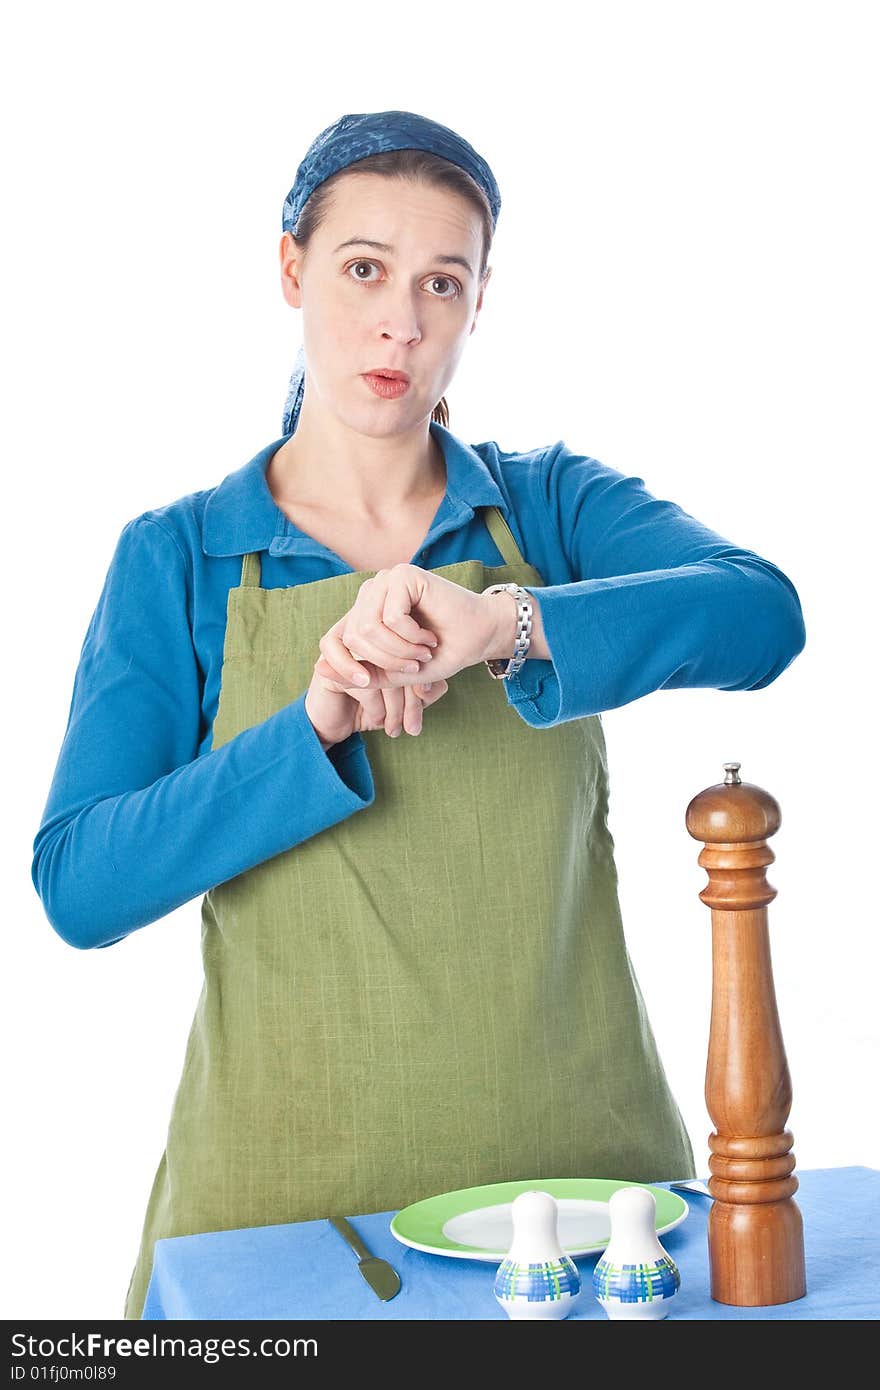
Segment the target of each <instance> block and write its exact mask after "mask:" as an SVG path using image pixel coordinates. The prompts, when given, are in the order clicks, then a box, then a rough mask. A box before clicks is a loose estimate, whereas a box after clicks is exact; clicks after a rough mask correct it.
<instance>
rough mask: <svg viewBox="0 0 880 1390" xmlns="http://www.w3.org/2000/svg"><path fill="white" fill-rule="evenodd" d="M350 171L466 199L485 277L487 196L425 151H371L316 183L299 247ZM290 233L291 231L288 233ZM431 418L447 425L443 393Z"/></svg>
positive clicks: (303, 217) (457, 170)
mask: <svg viewBox="0 0 880 1390" xmlns="http://www.w3.org/2000/svg"><path fill="white" fill-rule="evenodd" d="M352 173H357V174H381V175H383V177H385V178H397V179H412V180H415V181H419V180H420V181H421V182H423V183H427V184H431V185H432V186H433V187H435V188H448V189H450V191H451V192H453V193H458V194H460V196H461V197H463V198H466V199H467V200H468V202H469V203H471V205H472V206H473V207H475V208H476V210H477V212H478V213H479V214H480V218H481V221H482V224H483V252H482V255H481V257H480V270H479V279H480V280H482V279H483V278H484V276H485V274H486V264H487V261H488V259H489V250H490V247H491V245H492V235H493V232H494V226H493V222H492V210H491V208H490V207H489V204H488V202H487V200H486V195H485V194H484V192H483V190H482V188H480V186H479V184H477V183H475V182H474V180H473V179H472V178H471V176H470V174H468V173H466V172H465V170H464V169H461V168H459V166H458V165H457V164H453V163H451V162H450V160H448V159H443V158H442V157H441V156H440V155H436V154H431V153H430V151H428V150H385V151H383V152H382V153H381V154H371V155H368V156H367V157H366V158H365V159H358V160H355V162H354V163H353V164H347V165H346V167H345V168H344V169H340V170H339V171H338V172H337V173H335V174H331V176H330V178H328V179H325V180H324V182H323V183H320V184H318V187H317V188H316V189H315V191H314V193H312V195H311V196H310V197H309V199H308V200H307V202H306V203H305V205H304V207H303V209H302V212H301V213H300V215H299V219H298V221H297V229H296V230H297V235H296V236H295V237H294V238H293V239H294V241H295V242H296V244H297V246H299V247H300V248H301V249H302V250H305V249H306V247H307V246H308V243H309V240H310V238H311V236H312V234H313V233H314V232H315V231H316V229H317V228H318V227H319V226H320V224H321V221H322V219H323V217H324V214H325V212H326V204H327V201H328V199H329V197H330V194H331V192H332V190H333V188H334V187H335V185H336V184H337V183H339V181H340V179H344V178H345V176H346V174H352ZM291 235H293V234H292V233H291ZM431 419H432V420H436V421H437V423H438V424H441V425H448V424H449V407H448V405H447V404H446V397H445V396H441V397H440V400H439V401H438V402H437V404H436V405H435V406H434V409H433V410H432V411H431Z"/></svg>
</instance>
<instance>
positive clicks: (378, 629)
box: [338, 610, 434, 671]
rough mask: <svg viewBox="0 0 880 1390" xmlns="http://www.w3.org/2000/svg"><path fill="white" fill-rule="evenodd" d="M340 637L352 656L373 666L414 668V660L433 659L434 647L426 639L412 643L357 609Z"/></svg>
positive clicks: (395, 668) (390, 668)
mask: <svg viewBox="0 0 880 1390" xmlns="http://www.w3.org/2000/svg"><path fill="white" fill-rule="evenodd" d="M414 626H415V630H416V631H417V632H421V630H422V629H421V628H419V626H418V624H415V625H414ZM338 636H339V640H340V641H341V642H342V644H343V646H344V647H346V648H347V649H348V651H349V652H350V653H351V655H352V656H354V657H357V658H359V659H360V660H362V661H363V660H366V661H372V662H373V664H374V665H376V666H384V667H385V668H386V669H387V670H398V671H400V670H404V669H411V668H412V663H414V662H419V661H430V659H431V656H432V655H433V650H434V648H433V646H431V645H429V644H428V643H426V642H421V641H418V642H409V641H407V640H406V639H405V638H403V637H400V636H398V634H397V633H396V632H392V630H391V628H389V627H386V626H385V624H384V623H383V622H382V620H381V618H379V617H378V616H377V615H376V614H363V613H358V612H357V611H356V610H353V611H352V612H351V613H350V614H349V618H348V622H347V624H346V626H345V628H344V630H343V631H342V632H341V633H339V634H338ZM408 664H409V665H408ZM416 669H417V668H416Z"/></svg>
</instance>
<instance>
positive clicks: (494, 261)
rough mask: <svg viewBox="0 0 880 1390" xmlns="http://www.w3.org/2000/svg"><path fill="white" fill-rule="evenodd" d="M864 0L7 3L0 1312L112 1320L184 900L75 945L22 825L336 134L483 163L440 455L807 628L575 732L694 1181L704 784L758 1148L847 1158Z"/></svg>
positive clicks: (178, 991)
mask: <svg viewBox="0 0 880 1390" xmlns="http://www.w3.org/2000/svg"><path fill="white" fill-rule="evenodd" d="M875 14H876V11H875V9H874V7H873V6H871V5H860V4H853V3H840V2H839V0H837V2H836V3H834V4H833V5H832V4H830V3H829V4H822V5H816V4H808V3H803V0H801V3H797V4H794V3H792V4H786V3H772V0H771V3H768V0H762V3H760V4H755V3H743V0H738V3H736V4H705V3H664V4H661V5H657V4H653V3H647V4H632V3H616V4H614V5H610V4H609V5H595V6H594V5H590V4H587V5H581V6H579V7H576V8H574V9H572V8H571V7H570V6H563V5H562V4H559V3H547V0H545V2H544V3H543V4H541V5H540V6H539V7H537V8H534V7H528V9H526V8H523V9H519V8H517V7H507V6H505V7H502V6H500V5H485V6H476V5H473V4H467V5H462V4H459V3H450V0H447V3H444V4H443V5H441V6H430V7H428V6H425V7H423V8H422V9H419V10H413V9H411V8H407V7H404V6H401V5H395V6H390V7H389V6H385V5H382V6H369V5H363V4H358V5H353V4H341V5H340V4H339V3H337V4H335V5H333V6H328V7H323V6H317V7H316V6H305V5H300V4H296V5H294V4H288V5H285V4H280V3H278V4H273V3H263V4H260V3H251V4H250V5H248V6H247V7H246V8H245V7H237V8H236V9H235V10H233V9H232V7H228V8H227V7H224V6H222V5H218V4H216V3H214V4H207V3H206V4H201V3H199V4H194V3H190V4H186V3H180V0H178V3H175V4H174V5H173V6H172V5H170V4H156V3H154V4H152V5H151V6H150V8H149V9H147V8H141V7H138V6H134V5H125V4H123V5H120V4H113V5H111V4H109V3H108V4H95V3H79V4H77V5H75V6H66V5H65V6H63V5H61V4H35V5H31V6H28V7H19V8H18V10H17V12H16V14H15V17H14V18H12V19H8V20H7V26H6V35H5V41H4V49H5V55H4V58H3V74H2V82H0V92H2V98H0V99H2V102H3V107H4V110H3V116H4V130H5V131H6V133H7V140H6V146H7V152H6V156H5V161H4V162H5V172H4V176H3V198H4V203H5V211H4V216H3V223H2V234H3V238H4V242H5V250H4V256H3V265H4V271H5V284H4V313H3V317H4V320H5V322H4V328H3V339H4V342H3V353H4V363H3V376H4V384H5V385H6V387H7V391H8V395H7V402H6V406H5V409H4V412H3V432H4V435H5V439H4V447H3V453H4V459H5V463H6V468H5V470H4V482H3V487H4V494H5V501H6V506H5V507H4V515H5V524H4V526H3V536H4V544H5V556H4V570H5V580H4V584H3V604H4V617H3V626H4V641H5V648H6V650H5V653H4V668H5V673H6V674H5V679H4V681H3V687H2V688H3V700H4V705H5V712H4V725H3V727H4V730H5V734H6V739H5V758H6V774H5V778H4V782H5V797H4V802H5V805H6V808H7V816H6V820H5V834H4V836H3V856H4V860H6V862H7V865H8V867H7V869H6V872H5V873H4V886H5V893H6V907H5V912H4V915H5V918H6V932H5V962H4V970H3V972H2V975H3V990H4V1000H3V1009H2V1019H3V1028H4V1033H5V1037H4V1041H3V1056H4V1059H5V1062H6V1066H5V1068H4V1072H5V1076H4V1083H5V1113H6V1115H7V1117H8V1119H9V1129H8V1138H7V1142H6V1143H4V1145H3V1160H2V1161H3V1165H4V1172H3V1187H4V1192H5V1194H6V1197H7V1202H6V1211H5V1217H4V1239H3V1247H4V1258H3V1260H2V1270H3V1278H4V1281H5V1284H6V1287H5V1288H4V1291H3V1315H4V1316H5V1317H14V1316H19V1317H30V1318H85V1317H108V1318H113V1317H120V1316H121V1314H122V1307H123V1301H124V1297H125V1293H126V1289H127V1286H128V1280H129V1276H130V1273H131V1268H132V1265H133V1263H134V1259H135V1256H136V1253H137V1247H138V1243H139V1239H140V1231H141V1224H142V1221H143V1216H144V1211H145V1207H146V1201H147V1197H148V1194H149V1190H150V1185H151V1183H152V1179H153V1175H154V1172H155V1168H156V1164H157V1163H158V1160H159V1158H160V1155H161V1152H162V1148H163V1144H164V1137H165V1127H166V1125H167V1120H168V1115H169V1111H170V1106H171V1102H172V1098H173V1094H174V1090H175V1087H176V1084H177V1080H178V1076H179V1071H180V1067H181V1064H182V1058H183V1050H184V1046H185V1040H186V1035H187V1032H188V1029H189V1025H190V1021H191V1017H192V1013H193V1009H194V1007H195V1002H196V998H197V995H198V989H199V983H200V979H201V962H200V958H199V902H198V901H197V900H193V901H192V902H190V903H187V904H186V905H185V906H184V907H182V908H181V909H180V910H178V911H177V912H175V913H173V914H172V915H171V916H169V917H167V918H164V919H163V920H162V921H160V922H157V923H154V924H153V925H152V926H149V927H147V928H144V929H142V930H140V931H138V932H136V933H135V934H134V935H133V936H131V937H129V938H128V939H127V940H126V941H124V942H122V943H121V944H119V945H117V946H115V947H113V948H111V949H109V950H106V951H83V952H80V951H76V950H74V949H72V948H71V947H69V946H67V945H65V944H64V943H63V942H62V941H61V939H60V938H59V937H58V936H57V935H56V934H55V933H54V932H53V930H52V928H51V926H50V925H49V924H48V922H47V920H46V918H45V916H44V914H43V911H42V906H41V903H40V900H39V899H38V897H37V895H36V893H35V891H34V888H33V884H32V882H31V879H30V867H31V852H32V842H33V838H34V835H35V834H36V831H37V828H38V825H39V821H40V817H41V814H42V810H43V806H44V804H45V799H46V796H47V794H48V788H49V783H50V781H51V777H52V773H53V770H54V766H55V760H56V757H57V754H58V750H59V747H60V743H61V739H62V737H63V734H64V729H65V725H66V719H67V713H68V706H69V700H70V695H71V690H72V683H73V677H74V672H75V670H76V665H77V661H78V658H79V651H80V647H81V644H82V640H83V637H84V635H85V630H86V626H87V624H88V621H89V618H90V616H91V613H92V610H93V608H94V605H95V603H96V602H97V598H98V595H99V593H100V589H101V586H102V583H103V580H104V576H105V573H106V570H107V566H108V564H109V562H110V558H111V555H112V553H113V550H114V547H115V543H116V540H117V538H118V535H119V532H120V530H121V528H122V526H123V525H124V523H125V522H126V521H127V520H128V519H129V518H131V517H133V516H136V515H137V514H138V513H140V512H141V511H143V510H145V509H146V508H149V507H154V506H159V505H162V504H164V503H166V502H169V501H172V500H173V499H175V498H177V497H180V496H182V495H184V494H185V493H188V492H191V491H193V490H195V489H198V488H205V487H211V486H214V485H215V484H216V483H218V482H220V481H221V479H222V478H223V477H224V476H225V475H226V474H227V473H229V472H231V471H232V470H233V469H235V468H238V467H239V466H240V465H241V464H242V463H244V462H245V461H246V460H247V459H249V458H250V457H251V456H252V455H253V454H254V453H255V452H256V451H257V449H258V448H260V447H262V445H264V444H265V443H267V442H268V441H270V440H271V439H274V438H277V437H278V435H279V434H280V432H281V428H280V421H281V408H282V404H283V400H284V395H285V391H286V386H287V380H288V374H289V371H290V367H291V365H292V362H293V358H294V356H295V352H296V347H297V345H298V343H299V341H300V338H299V333H300V326H299V316H298V314H297V313H296V312H295V311H292V310H291V309H289V308H288V307H287V306H286V305H285V303H284V301H283V299H282V296H281V290H280V286H279V274H278V243H279V240H280V235H281V227H280V217H281V204H282V202H283V199H284V196H285V194H286V193H287V191H288V189H289V187H290V186H291V184H292V183H293V180H294V175H295V172H296V166H297V164H298V163H299V160H300V159H301V158H302V156H303V154H304V153H305V150H306V148H307V147H308V145H309V143H310V142H311V140H312V139H313V138H314V136H315V135H316V134H317V133H318V131H319V130H321V129H323V128H324V127H325V126H326V125H328V124H330V123H331V122H332V121H334V120H336V119H337V117H338V116H340V115H342V114H343V113H344V112H357V111H371V110H385V109H391V108H405V109H410V110H416V111H419V112H421V113H423V114H425V115H428V116H431V117H433V118H434V119H435V120H439V121H442V122H443V123H445V124H447V125H450V126H452V127H453V128H454V129H456V130H458V131H459V132H460V133H461V134H463V135H464V136H465V137H466V138H467V139H469V140H470V141H471V143H472V144H473V145H474V146H475V147H476V149H477V150H478V151H479V152H480V153H481V154H483V155H484V156H485V157H486V158H487V159H488V161H489V163H490V164H491V166H492V168H493V170H494V172H495V174H496V177H497V179H498V182H499V185H500V188H501V193H502V200H503V206H502V211H501V217H500V221H499V225H498V231H497V235H496V240H495V244H494V248H493V251H492V254H491V256H490V264H491V265H492V266H493V267H494V273H493V277H492V281H491V284H490V286H489V289H488V290H487V294H486V300H485V304H484V308H483V312H482V316H481V318H480V322H479V325H478V329H477V331H476V333H475V334H474V336H473V338H471V339H470V341H469V345H468V347H467V349H466V352H465V356H464V358H463V359H462V362H461V363H460V365H459V370H458V374H457V376H456V379H455V381H454V382H453V384H452V387H451V388H450V390H449V392H448V393H447V397H448V400H449V404H450V410H451V419H450V427H451V428H452V429H453V431H454V432H455V433H457V434H459V435H460V436H462V437H463V438H465V439H467V440H469V441H471V442H477V441H479V440H483V439H496V440H497V441H498V442H499V444H500V445H501V447H502V448H508V449H526V448H535V447H538V446H540V445H544V444H547V443H550V442H553V441H555V440H556V439H559V438H563V439H565V440H566V442H567V443H568V444H569V445H570V446H571V447H572V448H576V449H577V450H579V451H581V452H584V453H589V454H592V455H593V456H595V457H596V458H598V459H600V460H602V461H603V462H605V463H607V464H609V465H611V466H612V467H614V468H617V469H619V470H621V471H623V472H626V473H631V474H637V475H638V476H640V477H642V478H643V479H644V480H645V483H646V485H647V487H648V488H649V490H650V491H652V492H653V493H654V494H655V495H657V496H661V497H667V498H671V499H672V500H674V501H676V502H677V503H678V504H679V505H681V506H682V507H684V508H685V509H686V510H687V511H689V512H690V513H691V514H692V515H694V516H696V517H697V518H699V519H700V520H701V521H703V522H705V523H706V524H707V525H709V526H711V527H713V528H714V529H716V530H718V531H719V532H720V533H721V534H722V535H724V536H726V537H728V538H729V539H730V540H732V541H733V542H734V543H736V544H740V545H743V546H746V547H749V548H751V549H754V550H756V551H757V552H758V553H759V554H761V555H764V556H765V557H766V558H768V559H771V560H773V561H774V562H775V563H776V564H778V565H779V566H780V567H781V568H782V569H783V570H784V571H785V572H786V573H787V574H788V575H789V576H790V577H791V578H792V580H793V581H794V583H795V585H796V587H797V589H798V592H799V594H800V597H801V601H802V604H803V609H804V615H805V621H806V627H807V645H806V648H805V650H804V652H803V653H802V654H801V655H800V656H799V657H798V658H797V660H796V661H795V662H794V663H793V665H792V666H791V667H789V669H788V670H787V671H785V672H784V673H783V675H782V676H781V677H779V678H778V680H777V681H776V682H775V683H774V684H773V685H772V686H770V687H769V688H767V689H765V690H760V691H752V692H723V691H715V690H703V689H700V690H684V691H664V692H657V693H655V694H652V695H649V696H647V697H645V698H643V699H641V700H638V701H636V702H634V703H633V704H631V705H629V706H627V707H625V708H623V709H620V710H616V711H611V712H608V713H606V714H605V716H604V725H605V733H606V739H607V742H608V750H609V762H610V771H611V811H610V816H611V829H612V833H613V834H614V836H615V841H616V848H617V862H618V869H619V874H620V884H621V904H622V909H623V916H624V923H625V926H626V930H627V937H628V941H629V946H630V952H631V955H632V958H633V961H634V964H635V968H636V972H637V975H638V977H639V980H640V983H641V986H642V989H643V992H644V995H645V998H646V1002H647V1006H648V1011H649V1014H650V1017H651V1020H652V1023H653V1026H654V1029H655V1032H656V1035H657V1039H658V1044H659V1046H660V1050H661V1055H662V1056H663V1058H664V1061H665V1064H666V1067H667V1071H668V1074H669V1077H670V1081H671V1083H672V1086H673V1090H674V1092H675V1094H676V1096H677V1098H678V1100H679V1103H680V1105H681V1107H682V1110H683V1112H684V1115H685V1118H686V1121H687V1123H688V1127H689V1129H690V1133H691V1137H692V1140H693V1143H694V1148H695V1152H696V1154H697V1164H698V1169H699V1171H700V1172H701V1173H706V1172H707V1171H708V1170H707V1159H708V1147H707V1138H708V1134H709V1132H710V1131H711V1129H712V1125H711V1122H710V1120H709V1118H708V1116H707V1113H706V1110H705V1103H704V1099H703V1083H704V1074H705V1065H706V1047H707V1039H708V1025H709V1005H710V990H711V956H710V914H709V911H708V909H707V908H706V907H704V906H703V904H702V903H701V902H700V900H699V897H698V894H699V892H700V891H701V889H702V888H703V887H704V886H705V883H706V875H705V873H704V871H703V870H701V869H700V868H699V866H698V864H697V856H698V854H699V850H700V846H699V845H698V844H697V843H696V842H695V841H694V840H693V839H691V837H690V836H689V834H688V833H687V831H686V828H685V822H684V817H685V810H686V807H687V805H688V803H689V801H690V800H691V798H692V797H693V796H694V795H696V793H698V792H699V791H700V790H702V789H703V788H704V787H706V786H708V785H710V784H712V783H715V782H718V781H720V780H721V779H722V777H723V772H722V764H723V763H724V762H725V761H726V760H729V759H737V760H739V761H740V762H741V763H742V774H741V775H742V777H743V779H744V780H746V781H751V782H754V783H757V784H758V785H760V786H761V787H763V788H765V789H766V790H767V791H769V792H770V793H771V794H772V795H773V796H775V797H776V798H777V800H778V801H779V803H780V806H781V808H782V827H781V829H780V831H779V832H778V834H777V835H776V836H775V837H774V838H773V840H772V845H771V847H772V849H773V850H774V852H775V854H776V856H777V859H776V863H775V864H773V865H772V866H771V868H770V871H769V875H768V876H769V878H770V881H771V883H773V884H774V885H775V886H776V888H777V889H778V897H777V899H776V901H775V902H774V903H773V904H772V905H771V907H770V910H769V917H770V931H771V942H772V952H773V963H774V971H775V981H776V991H777V998H778V1004H779V1012H780V1018H781V1022H782V1029H783V1036H784V1040H785V1044H786V1050H787V1054H788V1059H789V1064H790V1068H791V1073H792V1081H793V1087H794V1104H793V1108H792V1112H791V1117H790V1126H791V1128H792V1130H793V1132H794V1136H795V1146H794V1151H795V1155H796V1158H797V1163H798V1167H799V1168H804V1169H805V1168H818V1167H831V1166H845V1165H854V1164H860V1165H869V1166H877V1165H878V1161H880V1129H878V1119H877V1107H876V1104H875V1099H872V1097H874V1098H876V1083H875V1077H876V1074H877V1065H878V1058H877V1051H878V1048H877V1040H878V1025H877V1008H876V995H877V983H876V981H877V965H878V953H877V908H876V902H875V899H874V895H873V891H872V889H871V883H872V881H873V870H872V868H871V864H872V863H875V862H876V857H877V832H876V822H875V817H874V814H873V812H874V810H875V806H876V797H877V792H876V764H875V760H874V753H875V751H876V749H875V746H874V742H873V739H874V727H875V720H876V713H877V703H876V690H875V687H874V683H873V675H874V671H875V664H874V663H875V657H874V648H875V646H876V640H877V623H876V611H877V598H878V594H877V589H876V586H875V583H874V574H875V570H874V565H875V562H876V561H875V557H876V534H877V533H876V521H875V507H876V502H877V493H876V482H875V479H876V471H877V465H878V450H877V428H876V418H877V417H876V388H877V380H878V354H877V322H878V310H880V302H878V299H880V297H878V275H877V254H876V252H877V246H878V245H880V227H878V222H877V214H876V175H875V172H872V171H874V170H875V168H876V164H875V158H876V130H877V124H876V123H877V117H878V110H877V101H876V86H877V84H876V71H877V60H878V52H877V44H876V42H875V36H874V34H873V33H872V20H873V17H874V15H875ZM575 26H576V27H575ZM872 397H873V399H872ZM584 659H585V660H589V652H585V653H584ZM428 717H430V716H429V715H428ZM7 856H8V859H7ZM670 1176H673V1175H670ZM353 1214H356V1213H353Z"/></svg>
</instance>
